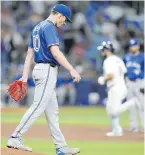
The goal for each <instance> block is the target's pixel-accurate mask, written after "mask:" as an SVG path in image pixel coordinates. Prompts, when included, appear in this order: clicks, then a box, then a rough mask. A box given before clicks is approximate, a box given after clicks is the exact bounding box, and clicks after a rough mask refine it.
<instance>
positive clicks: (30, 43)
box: [28, 34, 33, 48]
mask: <svg viewBox="0 0 145 155" xmlns="http://www.w3.org/2000/svg"><path fill="white" fill-rule="evenodd" d="M28 47H30V48H33V36H32V34H31V37H30V40H29V45H28Z"/></svg>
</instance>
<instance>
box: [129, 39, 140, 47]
mask: <svg viewBox="0 0 145 155" xmlns="http://www.w3.org/2000/svg"><path fill="white" fill-rule="evenodd" d="M136 45H137V46H139V45H140V43H139V41H138V40H137V39H131V40H130V41H129V46H136Z"/></svg>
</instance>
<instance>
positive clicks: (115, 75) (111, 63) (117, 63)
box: [98, 42, 136, 136]
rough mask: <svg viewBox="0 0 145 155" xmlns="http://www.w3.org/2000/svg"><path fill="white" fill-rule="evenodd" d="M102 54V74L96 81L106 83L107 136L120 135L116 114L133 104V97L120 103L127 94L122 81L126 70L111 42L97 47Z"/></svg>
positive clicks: (121, 132) (120, 129) (121, 131)
mask: <svg viewBox="0 0 145 155" xmlns="http://www.w3.org/2000/svg"><path fill="white" fill-rule="evenodd" d="M98 50H100V51H101V53H102V56H104V57H106V59H105V60H104V63H103V72H104V74H103V76H101V77H99V78H98V83H99V84H101V85H103V84H105V82H106V84H107V88H108V100H107V104H106V110H107V113H108V115H109V118H110V120H111V123H112V132H108V133H107V134H106V135H107V136H122V135H123V130H122V128H121V126H120V124H119V117H118V115H119V114H120V113H122V112H124V111H126V110H127V109H128V108H130V107H131V106H133V105H135V104H136V103H135V102H134V100H135V99H130V100H129V101H128V102H126V103H125V104H122V101H123V99H125V97H126V96H127V87H126V85H125V81H124V74H125V73H126V72H127V69H126V67H125V64H124V62H123V61H122V59H121V58H119V57H118V56H116V55H114V54H113V52H114V48H113V45H112V44H111V42H103V43H102V45H101V46H99V47H98Z"/></svg>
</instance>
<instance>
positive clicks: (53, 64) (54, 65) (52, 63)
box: [37, 62, 58, 67]
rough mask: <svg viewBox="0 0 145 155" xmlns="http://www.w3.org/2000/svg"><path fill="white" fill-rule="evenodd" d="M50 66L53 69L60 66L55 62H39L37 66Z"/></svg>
mask: <svg viewBox="0 0 145 155" xmlns="http://www.w3.org/2000/svg"><path fill="white" fill-rule="evenodd" d="M41 63H42V64H50V66H51V67H56V66H58V65H57V64H56V63H54V62H37V64H41Z"/></svg>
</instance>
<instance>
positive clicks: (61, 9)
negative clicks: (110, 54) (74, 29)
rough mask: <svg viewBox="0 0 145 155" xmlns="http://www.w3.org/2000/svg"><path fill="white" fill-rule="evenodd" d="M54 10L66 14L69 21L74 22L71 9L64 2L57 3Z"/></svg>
mask: <svg viewBox="0 0 145 155" xmlns="http://www.w3.org/2000/svg"><path fill="white" fill-rule="evenodd" d="M52 11H55V12H59V13H61V14H62V15H64V16H65V17H66V19H67V21H68V22H72V21H71V19H70V17H71V10H70V9H69V8H68V7H67V6H66V5H64V4H56V5H55V6H54V7H53V9H52Z"/></svg>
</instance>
